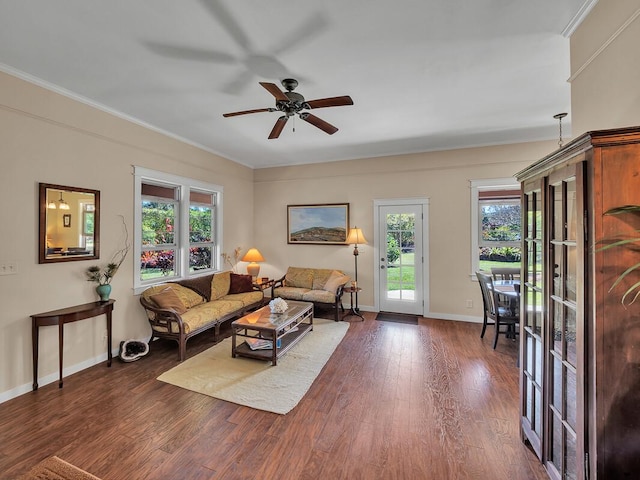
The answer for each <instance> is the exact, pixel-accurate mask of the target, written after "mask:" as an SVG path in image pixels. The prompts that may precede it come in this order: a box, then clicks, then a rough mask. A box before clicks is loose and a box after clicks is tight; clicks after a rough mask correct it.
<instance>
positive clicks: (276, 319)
mask: <svg viewBox="0 0 640 480" xmlns="http://www.w3.org/2000/svg"><path fill="white" fill-rule="evenodd" d="M287 304H288V305H289V308H288V309H287V311H286V312H284V313H271V310H270V309H269V306H268V305H267V306H265V307H262V308H260V309H258V310H256V311H255V312H252V313H249V314H247V315H245V316H244V317H242V318H240V319H238V320H236V321H234V322H232V323H231V331H232V334H231V355H232V356H233V358H236V357H237V356H241V357H249V358H257V359H260V360H271V364H272V365H277V364H278V358H280V357H281V356H282V355H284V354H285V353H286V352H287V351H288V350H289V349H290V348H291V347H293V346H294V345H295V344H296V343H298V342H299V341H300V339H301V338H302V337H304V336H305V335H306V334H307V333H309V332H310V331H311V330H313V303H309V302H297V301H294V300H287ZM238 338H240V339H242V338H246V339H256V338H259V339H266V340H270V341H271V342H272V343H271V345H275V346H276V347H275V348H270V349H268V350H252V349H251V348H249V345H247V343H246V341H244V342H242V343H240V345H238Z"/></svg>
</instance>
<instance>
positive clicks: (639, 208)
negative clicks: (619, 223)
mask: <svg viewBox="0 0 640 480" xmlns="http://www.w3.org/2000/svg"><path fill="white" fill-rule="evenodd" d="M632 212H635V213H638V212H640V205H624V206H622V207H617V208H612V209H610V210H607V211H606V212H605V213H604V214H605V215H620V214H623V213H632ZM635 233H636V234H640V230H635ZM611 240H614V241H613V242H612V243H608V244H607V245H604V246H603V247H600V248H599V249H597V250H596V251H598V252H602V251H604V250H609V249H611V248H615V247H621V246H624V245H630V244H632V243H640V237H639V236H633V237H629V238H623V239H604V240H602V241H601V242H609V241H611ZM601 242H599V243H601ZM638 269H640V262H638V263H636V264H634V265H631V266H630V267H628V268H627V269H626V270H625V271H624V272H622V273H621V274H620V275H619V276H618V278H616V280H615V282H613V284H612V285H611V287H610V288H609V292H611V291H613V289H615V288H616V287H617V286H618V285H619V284H620V282H622V281H623V280H624V279H625V278H626V277H627V276H628V275H629V274H631V273H633V272H635V271H636V270H638ZM634 292H635V294H634V295H633V298H631V301H628V300H627V299H628V298H629V296H630V295H632V294H633V293H634ZM639 296H640V281H637V282H635V283H634V284H633V285H631V286H630V287H629V288H627V290H626V291H625V292H624V294H623V295H622V298H621V299H620V301H621V302H622V304H623V305H631V304H632V303H633V302H635V301H636V300H637V299H638V297H639Z"/></svg>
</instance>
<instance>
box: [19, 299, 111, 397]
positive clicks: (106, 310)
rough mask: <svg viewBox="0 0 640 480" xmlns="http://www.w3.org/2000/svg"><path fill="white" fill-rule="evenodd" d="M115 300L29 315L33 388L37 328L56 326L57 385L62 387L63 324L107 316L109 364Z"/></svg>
mask: <svg viewBox="0 0 640 480" xmlns="http://www.w3.org/2000/svg"><path fill="white" fill-rule="evenodd" d="M114 302H115V300H113V299H111V300H107V301H106V302H92V303H85V304H84V305H76V306H74V307H68V308H61V309H60V310H53V311H51V312H45V313H37V314H35V315H31V325H32V326H31V336H32V341H33V347H32V348H33V390H37V389H38V342H39V329H40V327H46V326H48V325H57V326H58V363H59V369H60V378H59V381H58V387H59V388H62V364H63V362H62V352H63V351H64V324H65V323H71V322H77V321H78V320H84V319H85V318H92V317H97V316H98V315H105V316H106V317H107V367H110V366H111V312H113V304H114Z"/></svg>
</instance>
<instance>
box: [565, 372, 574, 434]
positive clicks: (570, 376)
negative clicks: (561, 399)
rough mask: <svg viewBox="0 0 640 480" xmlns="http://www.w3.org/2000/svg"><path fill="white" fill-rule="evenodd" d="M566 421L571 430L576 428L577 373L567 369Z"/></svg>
mask: <svg viewBox="0 0 640 480" xmlns="http://www.w3.org/2000/svg"><path fill="white" fill-rule="evenodd" d="M566 382H567V384H566V407H567V408H566V410H565V412H566V420H567V422H568V423H569V425H571V428H573V429H574V430H575V428H576V388H577V387H576V373H575V372H574V371H573V370H572V369H570V368H567V369H566Z"/></svg>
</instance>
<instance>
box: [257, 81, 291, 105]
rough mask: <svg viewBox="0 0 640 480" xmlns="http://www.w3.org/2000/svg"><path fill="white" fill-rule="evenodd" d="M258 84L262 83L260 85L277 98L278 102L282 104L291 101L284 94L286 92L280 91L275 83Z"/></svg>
mask: <svg viewBox="0 0 640 480" xmlns="http://www.w3.org/2000/svg"><path fill="white" fill-rule="evenodd" d="M258 83H260V85H262V86H263V87H264V88H266V89H267V91H268V92H269V93H270V94H271V95H273V96H274V97H276V100H279V101H281V102H288V101H289V97H287V96H286V95H285V94H284V92H283V91H282V90H280V89H279V88H278V86H277V85H276V84H275V83H267V82H258Z"/></svg>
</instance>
